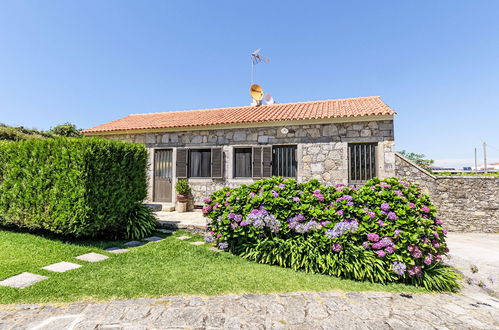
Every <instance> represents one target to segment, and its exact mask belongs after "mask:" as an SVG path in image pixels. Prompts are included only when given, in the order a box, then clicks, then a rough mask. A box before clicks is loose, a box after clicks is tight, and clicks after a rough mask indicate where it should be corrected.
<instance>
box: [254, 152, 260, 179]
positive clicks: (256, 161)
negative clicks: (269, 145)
mask: <svg viewBox="0 0 499 330" xmlns="http://www.w3.org/2000/svg"><path fill="white" fill-rule="evenodd" d="M252 160H253V166H252V167H253V169H252V172H253V173H252V177H253V179H260V178H261V177H262V147H253V155H252Z"/></svg>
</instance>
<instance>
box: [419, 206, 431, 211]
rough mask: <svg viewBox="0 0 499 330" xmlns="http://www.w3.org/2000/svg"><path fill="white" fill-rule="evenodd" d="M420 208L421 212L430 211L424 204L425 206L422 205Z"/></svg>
mask: <svg viewBox="0 0 499 330" xmlns="http://www.w3.org/2000/svg"><path fill="white" fill-rule="evenodd" d="M421 210H423V212H424V213H430V208H429V207H428V206H426V205H425V206H423V207H422V208H421Z"/></svg>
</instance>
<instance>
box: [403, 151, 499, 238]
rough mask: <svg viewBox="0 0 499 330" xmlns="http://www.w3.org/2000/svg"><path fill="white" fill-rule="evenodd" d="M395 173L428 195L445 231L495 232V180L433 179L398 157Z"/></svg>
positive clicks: (498, 209) (498, 205) (498, 186)
mask: <svg viewBox="0 0 499 330" xmlns="http://www.w3.org/2000/svg"><path fill="white" fill-rule="evenodd" d="M395 174H396V176H397V177H399V178H403V179H407V180H410V181H414V182H416V183H418V184H419V185H420V186H421V187H422V188H423V190H424V191H425V192H427V193H428V194H429V195H430V197H431V199H432V201H433V203H434V204H435V205H436V206H437V210H438V215H439V217H440V218H441V219H442V220H443V221H444V224H445V226H446V228H447V229H448V230H449V231H460V232H485V233H498V232H499V177H483V176H482V177H479V176H476V177H474V176H468V177H464V176H434V175H431V174H430V173H428V172H426V171H425V170H423V169H422V168H420V167H419V166H417V165H416V164H414V163H412V162H410V161H409V160H407V159H405V158H404V157H402V156H401V155H399V154H396V159H395Z"/></svg>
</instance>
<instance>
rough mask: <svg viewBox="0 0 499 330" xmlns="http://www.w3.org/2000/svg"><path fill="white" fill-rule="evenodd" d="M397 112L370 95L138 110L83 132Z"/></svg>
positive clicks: (298, 119) (345, 116)
mask: <svg viewBox="0 0 499 330" xmlns="http://www.w3.org/2000/svg"><path fill="white" fill-rule="evenodd" d="M394 113H395V112H394V111H393V110H392V109H390V107H389V106H388V105H386V104H385V103H384V102H383V101H382V100H381V98H380V97H379V96H370V97H357V98H350V99H338V100H325V101H311V102H297V103H283V104H273V105H261V106H259V107H254V106H244V107H233V108H219V109H206V110H188V111H176V112H158V113H145V114H134V115H130V116H128V117H125V118H121V119H118V120H115V121H112V122H109V123H107V124H102V125H99V126H95V127H92V128H89V129H86V130H84V131H83V133H97V132H112V131H128V130H143V129H161V128H164V129H171V128H179V127H185V128H188V127H199V126H212V125H230V124H240V123H259V122H274V121H293V120H296V121H300V120H313V119H328V118H347V117H361V116H376V115H393V114H394Z"/></svg>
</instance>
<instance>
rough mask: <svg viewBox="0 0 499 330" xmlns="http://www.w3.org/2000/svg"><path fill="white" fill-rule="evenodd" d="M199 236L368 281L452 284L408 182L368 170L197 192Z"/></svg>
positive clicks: (251, 255) (430, 219)
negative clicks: (202, 231)
mask: <svg viewBox="0 0 499 330" xmlns="http://www.w3.org/2000/svg"><path fill="white" fill-rule="evenodd" d="M203 213H204V215H205V216H206V217H207V218H208V227H207V229H208V231H207V234H206V235H205V240H206V241H207V242H213V243H214V244H216V245H217V246H218V247H219V248H220V249H225V250H229V251H231V252H232V253H234V254H237V255H240V256H242V257H244V258H247V259H250V260H253V261H256V262H260V263H266V264H274V265H280V266H283V267H290V268H292V269H295V270H298V269H301V270H305V271H308V272H314V273H322V274H328V275H335V276H339V277H343V278H350V279H355V280H368V281H372V282H381V283H389V282H405V283H410V284H413V285H416V286H424V287H426V288H427V289H430V290H438V291H455V290H457V288H458V284H457V274H456V273H455V272H453V271H452V270H451V269H449V268H448V267H446V266H445V265H444V264H443V263H442V257H443V255H445V253H446V252H448V249H447V246H446V244H445V235H446V231H445V230H444V229H443V228H442V221H441V220H439V219H437V218H436V215H435V213H436V212H435V207H434V206H433V205H432V204H431V202H430V199H429V197H428V195H426V194H423V193H422V192H421V190H420V188H419V187H418V186H417V185H416V184H414V183H408V182H403V181H399V180H398V179H397V178H388V179H383V180H380V179H378V178H374V179H372V180H370V181H368V182H366V184H365V185H363V186H362V187H359V188H355V187H353V186H344V185H336V186H327V187H326V186H324V185H322V184H321V183H320V182H319V181H317V180H312V181H309V182H306V183H298V182H296V180H293V179H287V178H282V177H273V178H270V179H265V180H260V181H257V182H255V183H253V184H251V185H244V186H241V187H239V188H234V189H231V188H228V187H226V188H224V189H221V190H219V191H217V192H216V193H214V194H213V195H212V196H211V197H210V198H208V199H206V200H205V205H204V207H203Z"/></svg>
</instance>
